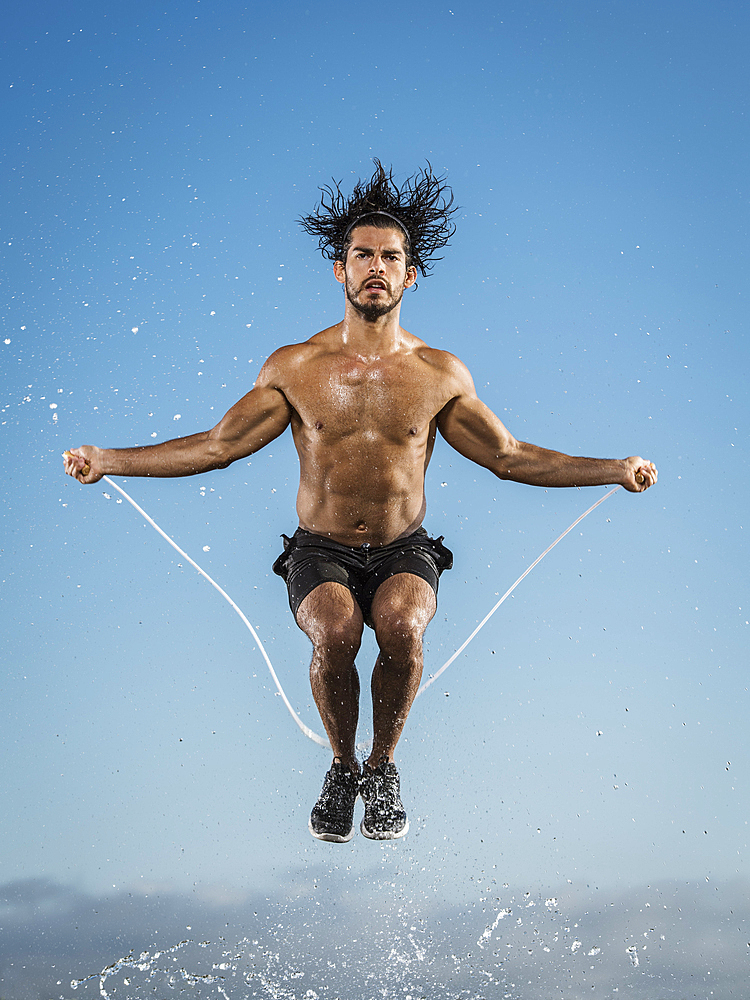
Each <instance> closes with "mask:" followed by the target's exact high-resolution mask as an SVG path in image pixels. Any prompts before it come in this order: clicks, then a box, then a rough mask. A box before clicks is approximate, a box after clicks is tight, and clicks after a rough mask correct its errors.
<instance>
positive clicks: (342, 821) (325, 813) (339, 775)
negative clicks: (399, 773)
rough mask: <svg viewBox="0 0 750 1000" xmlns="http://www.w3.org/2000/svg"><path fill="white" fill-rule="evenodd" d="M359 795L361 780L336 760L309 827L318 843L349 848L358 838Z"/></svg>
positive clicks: (324, 784)
mask: <svg viewBox="0 0 750 1000" xmlns="http://www.w3.org/2000/svg"><path fill="white" fill-rule="evenodd" d="M358 795H359V776H358V775H356V774H352V772H351V770H350V769H349V768H348V767H347V766H346V764H342V763H341V761H340V760H334V762H333V764H331V770H330V771H329V772H328V773H327V774H326V776H325V780H324V781H323V790H322V791H321V793H320V798H319V799H318V801H317V802H316V803H315V805H314V806H313V811H312V812H311V813H310V822H309V823H308V824H307V825H308V828H309V830H310V833H311V834H312V835H313V837H317V839H318V840H329V841H332V842H333V843H334V844H346V843H347V841H349V840H351V839H352V837H353V836H354V823H353V819H354V803H355V802H356V801H357V796H358Z"/></svg>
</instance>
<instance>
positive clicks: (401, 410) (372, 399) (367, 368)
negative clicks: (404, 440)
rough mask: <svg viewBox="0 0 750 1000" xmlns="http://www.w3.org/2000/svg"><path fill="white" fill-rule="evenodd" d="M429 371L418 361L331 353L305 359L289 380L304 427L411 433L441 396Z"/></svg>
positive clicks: (421, 427) (341, 432) (421, 429)
mask: <svg viewBox="0 0 750 1000" xmlns="http://www.w3.org/2000/svg"><path fill="white" fill-rule="evenodd" d="M444 396H445V389H444V388H442V389H441V386H440V384H439V380H438V379H437V378H436V376H435V373H434V371H433V370H432V369H431V368H430V367H429V366H428V365H425V364H422V363H420V362H418V361H417V362H415V361H410V362H401V363H393V362H380V361H375V362H370V363H363V362H359V361H356V360H353V359H335V360H334V361H332V362H328V363H318V364H315V365H311V366H310V367H309V369H308V370H307V371H306V372H305V373H304V377H302V378H298V379H296V380H295V382H294V384H293V385H292V386H290V398H289V402H290V403H291V404H292V406H293V407H294V409H295V410H296V411H297V413H298V414H299V416H300V419H301V421H302V423H303V424H304V426H305V427H307V428H309V429H310V430H311V431H318V432H320V433H324V434H325V436H328V435H333V436H337V435H338V436H345V435H350V434H356V433H362V434H366V435H368V436H372V435H384V436H386V437H391V438H393V437H397V438H398V437H401V436H404V437H413V436H414V435H415V434H421V433H426V431H427V429H428V428H429V425H430V422H431V421H432V420H433V418H434V417H435V415H436V414H437V413H438V412H439V411H440V409H442V407H443V406H444V405H445V402H446V401H447V400H446V399H445V398H444Z"/></svg>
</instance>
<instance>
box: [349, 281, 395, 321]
mask: <svg viewBox="0 0 750 1000" xmlns="http://www.w3.org/2000/svg"><path fill="white" fill-rule="evenodd" d="M368 280H369V279H368ZM344 288H345V289H346V297H347V299H349V301H350V302H351V304H352V305H353V306H354V308H355V309H356V310H357V312H358V313H359V314H360V315H361V316H362V317H363V319H366V320H368V321H369V322H373V321H374V320H376V319H379V318H380V317H381V316H387V315H388V313H389V312H392V311H393V310H394V309H395V308H396V306H397V305H398V304H399V302H400V301H401V299H402V298H403V297H404V287H403V285H402V286H401V288H400V289H399V292H398V294H397V295H393V294H391V298H390V299H389V301H387V302H383V301H382V300H381V299H380V297H378V298H377V299H374V300H372V301H370V302H359V301H358V300H357V297H356V295H355V294H354V292H353V291H352V288H351V286H350V284H349V278H348V277H347V279H346V283H345V285H344ZM364 291H366V289H365V288H364V285H363V286H362V287H361V288H360V292H364Z"/></svg>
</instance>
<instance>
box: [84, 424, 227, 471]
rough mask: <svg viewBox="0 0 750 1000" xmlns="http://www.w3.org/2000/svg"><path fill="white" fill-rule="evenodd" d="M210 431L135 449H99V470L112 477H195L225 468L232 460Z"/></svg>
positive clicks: (97, 464) (97, 461)
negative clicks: (224, 452) (227, 456)
mask: <svg viewBox="0 0 750 1000" xmlns="http://www.w3.org/2000/svg"><path fill="white" fill-rule="evenodd" d="M210 435H211V432H210V431H201V432H200V433H199V434H191V435H190V436H189V437H184V438H174V439H173V440H171V441H164V442H162V443H161V444H152V445H144V446H143V447H136V448H100V449H99V451H98V455H97V457H96V466H97V471H99V472H101V473H102V474H103V475H111V476H156V477H160V478H170V477H173V476H193V475H197V474H198V473H200V472H210V471H211V470H212V469H220V468H225V467H226V466H227V465H229V460H228V459H227V458H226V456H225V455H224V454H223V453H222V451H221V449H220V448H219V447H218V443H217V442H215V441H214V440H213V439H212V438H211V436H210Z"/></svg>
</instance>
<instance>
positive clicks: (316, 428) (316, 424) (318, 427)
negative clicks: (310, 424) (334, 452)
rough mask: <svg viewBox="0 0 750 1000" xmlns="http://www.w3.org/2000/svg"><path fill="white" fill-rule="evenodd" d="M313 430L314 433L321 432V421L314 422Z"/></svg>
mask: <svg viewBox="0 0 750 1000" xmlns="http://www.w3.org/2000/svg"><path fill="white" fill-rule="evenodd" d="M315 430H316V431H322V430H323V421H322V420H316V421H315Z"/></svg>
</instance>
